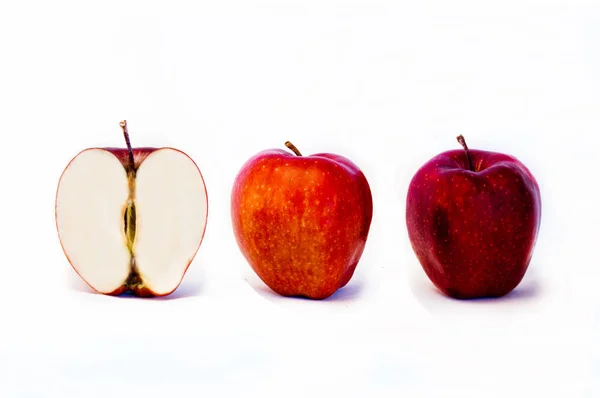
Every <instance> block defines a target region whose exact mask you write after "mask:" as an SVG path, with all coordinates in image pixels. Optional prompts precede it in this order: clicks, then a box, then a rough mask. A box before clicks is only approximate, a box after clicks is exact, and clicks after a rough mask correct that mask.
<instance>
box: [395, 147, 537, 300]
mask: <svg viewBox="0 0 600 398" xmlns="http://www.w3.org/2000/svg"><path fill="white" fill-rule="evenodd" d="M457 139H458V141H459V143H460V144H461V145H462V146H463V148H464V150H451V151H447V152H444V153H441V154H439V155H437V156H435V157H434V158H432V159H431V160H429V161H428V162H427V163H425V165H423V166H422V167H421V168H420V169H419V171H417V173H416V174H415V176H414V177H413V179H412V181H411V182H410V185H409V189H408V195H407V201H406V226H407V229H408V236H409V238H410V242H411V245H412V248H413V250H414V252H415V254H416V256H417V258H418V260H419V262H420V264H421V266H422V267H423V270H424V271H425V273H426V274H427V276H428V277H429V279H430V280H431V282H432V283H433V284H434V285H435V286H436V287H437V288H438V289H439V290H440V291H442V292H443V293H444V294H446V295H447V296H450V297H454V298H457V299H470V298H482V297H501V296H504V295H506V294H508V293H509V292H511V291H512V290H513V289H514V288H515V287H516V286H517V285H518V284H519V283H520V282H521V280H522V279H523V276H524V275H525V272H526V271H527V268H528V266H529V263H530V260H531V257H532V255H533V251H534V247H535V244H536V240H537V235H538V231H539V227H540V219H541V196H540V189H539V186H538V184H537V182H536V180H535V178H534V177H533V175H532V174H531V172H530V171H529V170H528V169H527V167H525V165H523V163H521V162H520V161H519V160H517V159H516V158H514V157H513V156H509V155H505V154H502V153H496V152H489V151H482V150H469V148H468V147H467V144H466V142H465V139H464V137H463V136H462V135H460V136H458V137H457Z"/></svg>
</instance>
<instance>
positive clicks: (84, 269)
mask: <svg viewBox="0 0 600 398" xmlns="http://www.w3.org/2000/svg"><path fill="white" fill-rule="evenodd" d="M121 127H122V129H123V134H124V136H125V141H126V143H127V148H124V149H122V148H88V149H85V150H83V151H82V152H80V153H79V154H78V155H77V156H75V157H74V158H73V160H71V162H70V163H69V164H68V165H67V167H66V168H65V170H64V172H63V174H62V176H61V178H60V181H59V183H58V189H57V193H56V227H57V230H58V235H59V239H60V243H61V245H62V248H63V251H64V253H65V255H66V256H67V259H68V261H69V262H70V263H71V265H72V266H73V268H74V269H75V271H76V272H77V273H78V274H79V276H81V278H82V279H83V280H84V281H85V282H86V283H87V284H88V285H89V286H90V287H92V288H93V289H94V290H96V291H98V292H100V293H104V294H112V295H118V294H121V293H123V292H125V291H128V290H129V291H131V292H133V293H134V294H136V295H138V296H143V297H146V296H165V295H168V294H170V293H172V292H173V291H174V290H175V289H176V288H177V287H178V286H179V284H180V283H181V280H182V279H183V276H184V274H185V273H186V271H187V268H188V267H189V265H190V263H191V261H192V259H193V258H194V257H195V255H196V252H197V251H198V249H199V247H200V243H201V241H202V238H203V236H204V231H205V228H206V220H207V217H208V199H207V194H206V187H205V185H204V180H203V178H202V175H201V173H200V170H198V167H197V166H196V164H195V163H194V161H193V160H192V159H190V158H189V157H188V156H187V155H186V154H185V153H183V152H181V151H179V150H177V149H173V148H135V149H134V148H131V144H130V142H129V134H128V133H127V123H126V122H125V121H123V122H121Z"/></svg>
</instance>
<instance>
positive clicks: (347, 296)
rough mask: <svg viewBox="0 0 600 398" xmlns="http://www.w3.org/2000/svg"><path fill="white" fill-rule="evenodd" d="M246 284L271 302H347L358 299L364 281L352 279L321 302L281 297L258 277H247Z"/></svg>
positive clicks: (294, 297)
mask: <svg viewBox="0 0 600 398" xmlns="http://www.w3.org/2000/svg"><path fill="white" fill-rule="evenodd" d="M245 280H246V282H248V284H249V285H250V286H251V287H252V288H253V289H254V291H256V292H257V293H258V294H259V295H260V296H262V297H263V298H266V299H267V300H269V301H271V302H276V303H282V302H284V301H286V300H295V301H307V302H349V301H354V300H357V299H359V298H360V297H361V296H362V293H363V291H364V287H365V286H364V281H363V279H362V278H356V275H355V277H353V278H352V279H351V280H350V282H348V284H347V285H346V286H344V287H342V288H340V289H338V290H337V291H336V292H335V293H333V294H332V295H331V296H329V297H327V298H325V299H323V300H314V299H311V298H308V297H303V296H282V295H280V294H278V293H276V292H275V291H273V290H271V289H270V288H269V287H268V286H267V285H265V284H264V282H263V281H261V280H260V279H259V278H258V277H256V276H254V277H247V278H245Z"/></svg>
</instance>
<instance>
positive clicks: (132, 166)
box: [119, 120, 135, 171]
mask: <svg viewBox="0 0 600 398" xmlns="http://www.w3.org/2000/svg"><path fill="white" fill-rule="evenodd" d="M119 126H121V128H122V129H123V135H124V136H125V143H127V152H129V169H130V170H131V171H134V170H135V162H134V160H133V149H132V148H131V142H129V132H128V131H127V120H122V121H121V123H119Z"/></svg>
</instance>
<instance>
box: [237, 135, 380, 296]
mask: <svg viewBox="0 0 600 398" xmlns="http://www.w3.org/2000/svg"><path fill="white" fill-rule="evenodd" d="M286 145H288V147H290V148H293V149H292V150H294V151H295V152H296V154H292V153H289V152H286V151H284V150H279V149H272V150H266V151H263V152H261V153H259V154H257V155H256V156H254V157H252V158H251V159H250V160H248V161H247V162H246V164H244V166H243V167H242V168H241V170H240V172H239V174H238V175H237V177H236V179H235V183H234V186H233V189H232V193H231V216H232V221H233V229H234V234H235V237H236V240H237V243H238V245H239V248H240V250H241V252H242V254H243V255H244V257H245V258H246V260H247V261H248V263H249V264H250V266H251V267H252V269H253V270H254V271H255V272H256V274H257V275H258V276H259V277H260V279H262V280H263V281H264V283H265V284H266V285H267V286H269V287H270V288H271V289H272V290H274V291H275V292H277V293H279V294H280V295H283V296H302V297H308V298H312V299H324V298H327V297H329V296H331V295H332V294H333V293H335V292H336V290H338V289H339V288H341V287H343V286H344V285H346V284H347V283H348V281H349V280H350V279H351V278H352V275H353V273H354V271H355V269H356V266H357V264H358V261H359V259H360V257H361V255H362V253H363V250H364V248H365V244H366V241H367V236H368V233H369V228H370V225H371V218H372V213H373V203H372V197H371V190H370V187H369V183H368V182H367V179H366V178H365V176H364V174H363V173H362V171H361V170H360V169H359V168H358V167H357V166H356V165H355V164H354V163H352V162H351V161H350V160H348V159H347V158H345V157H342V156H339V155H335V154H329V153H319V154H314V155H311V156H301V155H300V152H298V151H297V149H296V148H295V147H293V146H292V145H291V144H289V143H286Z"/></svg>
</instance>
